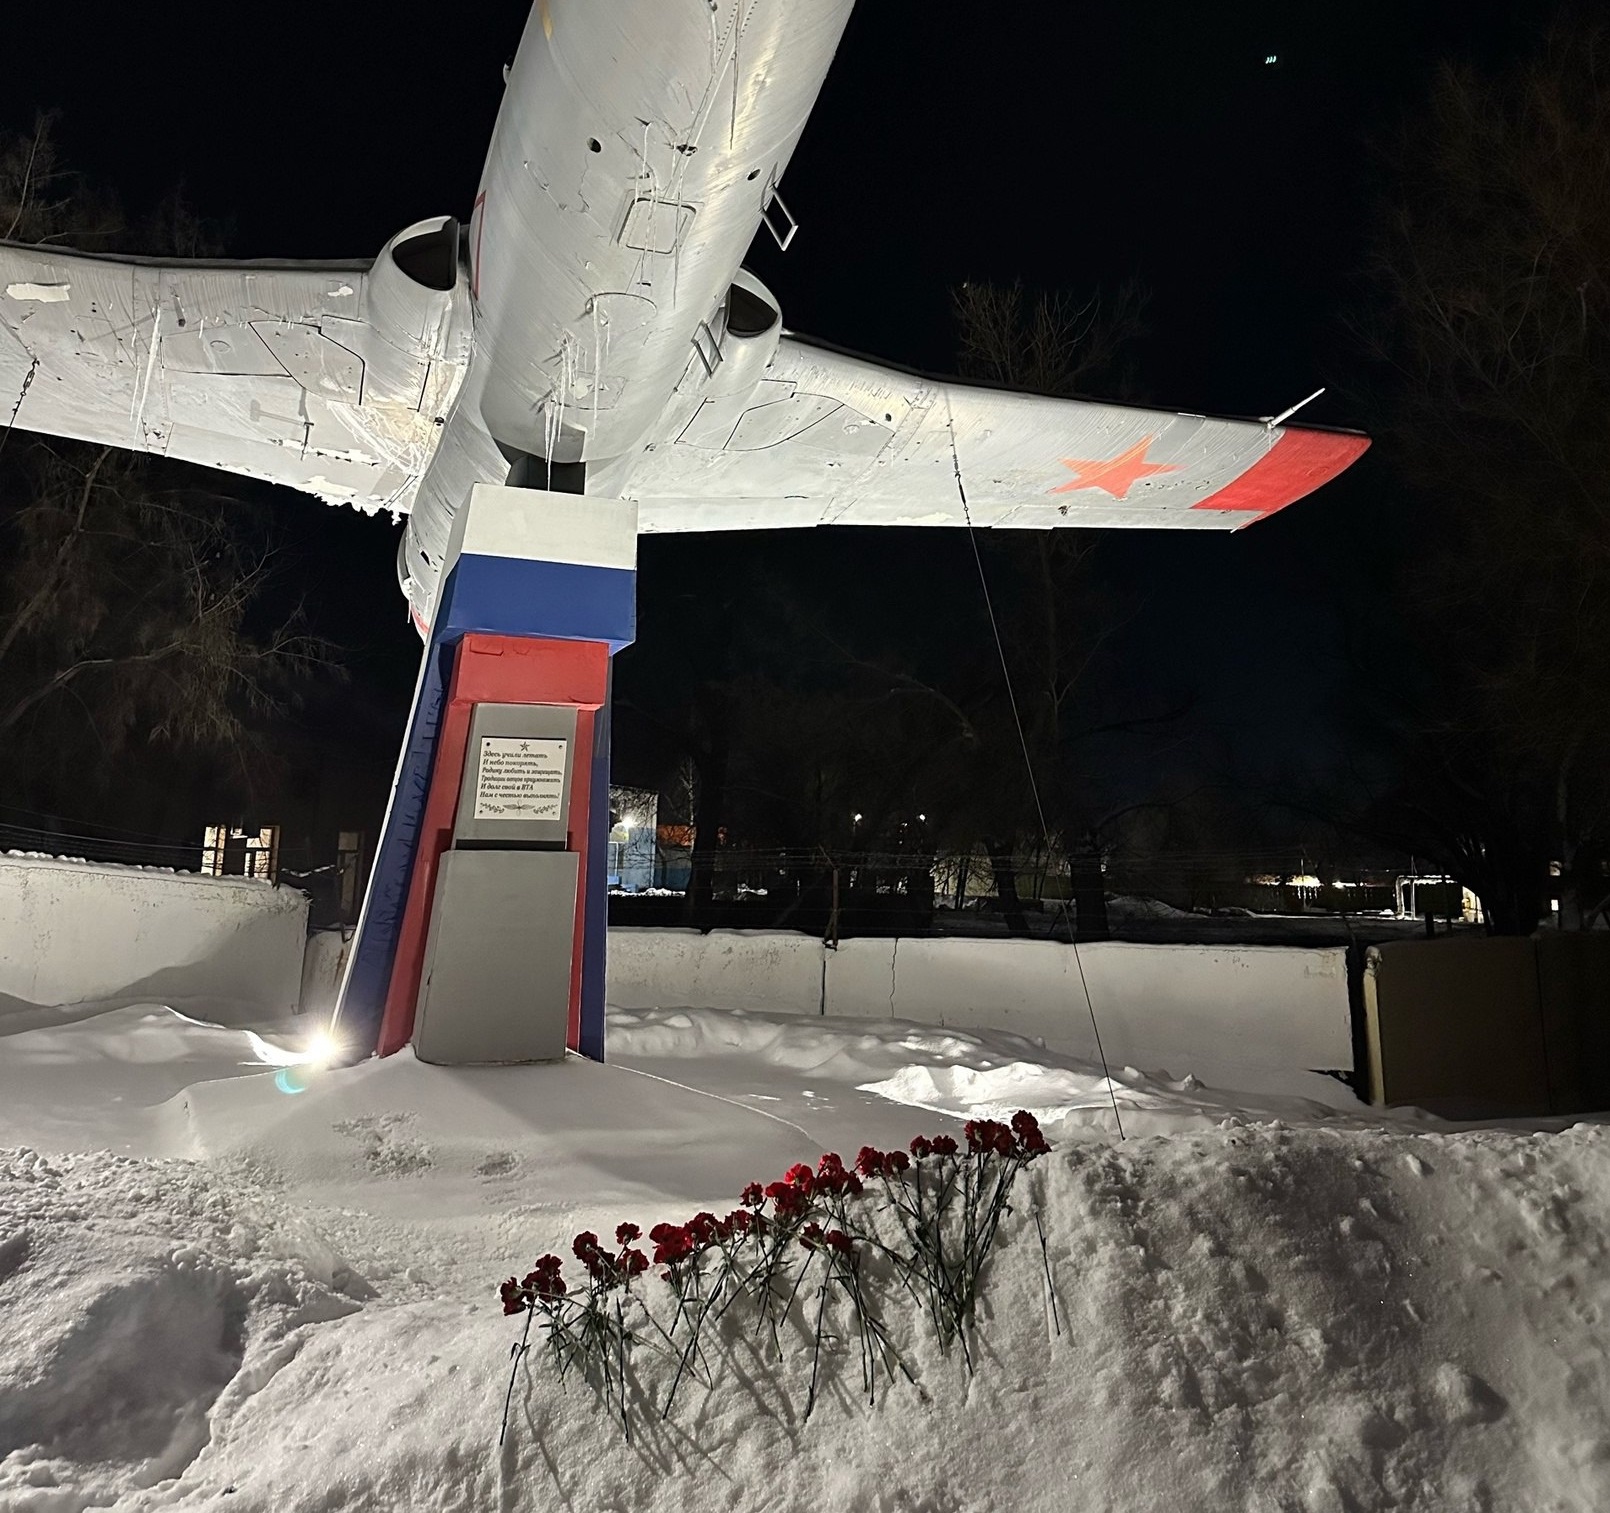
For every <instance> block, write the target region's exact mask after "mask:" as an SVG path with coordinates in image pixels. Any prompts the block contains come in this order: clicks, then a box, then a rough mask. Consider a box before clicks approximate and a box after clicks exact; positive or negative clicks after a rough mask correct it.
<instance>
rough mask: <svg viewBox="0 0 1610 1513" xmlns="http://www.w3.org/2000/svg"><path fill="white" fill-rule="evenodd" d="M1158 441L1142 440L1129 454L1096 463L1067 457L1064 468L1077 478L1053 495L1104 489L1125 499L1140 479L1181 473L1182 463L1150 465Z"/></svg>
mask: <svg viewBox="0 0 1610 1513" xmlns="http://www.w3.org/2000/svg"><path fill="white" fill-rule="evenodd" d="M1156 440H1157V437H1156V436H1145V437H1142V438H1141V440H1139V441H1137V442H1136V443H1135V444H1134V446H1132V447H1130V448H1129V450H1128V451H1125V452H1120V453H1119V454H1118V455H1117V456H1116V457H1107V458H1099V459H1095V460H1092V459H1090V458H1086V457H1064V458H1063V459H1062V466H1063V467H1065V468H1072V469H1073V477H1072V478H1071V479H1070V480H1069V481H1068V482H1067V483H1064V484H1060V485H1058V487H1056V488H1054V489H1052V490H1051V492H1052V493H1053V494H1072V493H1075V492H1076V491H1078V490H1079V489H1101V490H1102V491H1103V492H1105V493H1108V494H1111V495H1112V497H1113V498H1114V499H1122V498H1123V497H1124V495H1125V494H1127V493H1128V492H1129V491H1130V490H1131V489H1132V488H1134V486H1135V484H1136V482H1137V481H1138V480H1139V479H1142V478H1150V477H1151V475H1152V474H1153V473H1177V472H1179V470H1180V469H1179V464H1178V463H1173V462H1147V461H1146V449H1147V448H1148V447H1149V446H1150V445H1151V444H1152V443H1153V442H1154V441H1156Z"/></svg>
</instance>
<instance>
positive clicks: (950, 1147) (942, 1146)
mask: <svg viewBox="0 0 1610 1513" xmlns="http://www.w3.org/2000/svg"><path fill="white" fill-rule="evenodd" d="M928 1149H929V1150H930V1151H932V1152H933V1153H934V1155H936V1156H954V1155H955V1154H956V1142H955V1141H954V1140H953V1139H952V1138H951V1137H950V1136H949V1135H935V1136H934V1138H933V1139H932V1140H930V1141H929V1142H928Z"/></svg>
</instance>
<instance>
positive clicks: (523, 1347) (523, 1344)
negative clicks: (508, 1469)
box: [498, 1303, 536, 1445]
mask: <svg viewBox="0 0 1610 1513" xmlns="http://www.w3.org/2000/svg"><path fill="white" fill-rule="evenodd" d="M535 1312H536V1304H535V1303H527V1304H526V1305H525V1328H524V1329H522V1330H521V1331H520V1343H519V1344H518V1345H516V1346H515V1347H514V1349H513V1350H512V1351H511V1352H510V1354H511V1355H512V1356H513V1357H514V1360H513V1364H512V1365H511V1366H510V1367H509V1390H508V1391H507V1392H506V1393H505V1394H504V1397H503V1428H502V1429H501V1430H500V1431H499V1432H498V1444H499V1445H501V1444H502V1443H503V1441H504V1439H505V1438H506V1437H507V1436H508V1433H509V1408H510V1406H511V1405H512V1404H513V1402H514V1379H515V1377H516V1376H518V1375H519V1372H520V1359H521V1357H522V1356H523V1355H524V1354H525V1353H526V1351H527V1350H528V1349H530V1345H529V1344H528V1343H527V1342H528V1341H529V1340H530V1338H531V1315H532V1314H533V1313H535Z"/></svg>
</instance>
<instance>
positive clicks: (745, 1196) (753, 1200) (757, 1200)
mask: <svg viewBox="0 0 1610 1513" xmlns="http://www.w3.org/2000/svg"><path fill="white" fill-rule="evenodd" d="M738 1201H739V1202H740V1203H742V1204H743V1206H744V1207H745V1208H759V1207H760V1205H761V1204H762V1203H764V1202H765V1201H766V1189H765V1188H763V1187H762V1186H761V1185H760V1184H759V1183H758V1182H750V1183H747V1184H745V1186H744V1190H743V1192H742V1194H741V1195H740V1196H739V1199H738Z"/></svg>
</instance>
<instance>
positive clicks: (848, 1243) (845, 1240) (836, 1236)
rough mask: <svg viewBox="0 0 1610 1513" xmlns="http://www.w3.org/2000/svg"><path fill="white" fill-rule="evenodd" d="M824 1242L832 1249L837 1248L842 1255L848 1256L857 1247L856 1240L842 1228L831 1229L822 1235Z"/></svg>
mask: <svg viewBox="0 0 1610 1513" xmlns="http://www.w3.org/2000/svg"><path fill="white" fill-rule="evenodd" d="M822 1243H823V1244H824V1245H826V1246H827V1247H828V1248H829V1249H831V1250H836V1251H837V1252H838V1253H839V1254H840V1255H841V1256H847V1255H849V1254H850V1252H851V1251H852V1250H853V1249H854V1248H855V1242H854V1241H853V1240H852V1239H851V1238H850V1237H849V1236H848V1235H847V1234H845V1233H844V1231H843V1230H842V1229H830V1230H828V1232H827V1233H826V1234H825V1235H823V1236H822Z"/></svg>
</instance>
